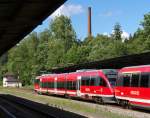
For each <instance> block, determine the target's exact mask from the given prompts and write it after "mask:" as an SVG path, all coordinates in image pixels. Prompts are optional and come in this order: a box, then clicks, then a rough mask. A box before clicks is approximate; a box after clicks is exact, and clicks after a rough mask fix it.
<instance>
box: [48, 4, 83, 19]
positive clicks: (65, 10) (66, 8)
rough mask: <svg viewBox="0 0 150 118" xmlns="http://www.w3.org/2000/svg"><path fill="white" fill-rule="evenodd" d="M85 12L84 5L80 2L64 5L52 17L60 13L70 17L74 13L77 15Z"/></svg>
mask: <svg viewBox="0 0 150 118" xmlns="http://www.w3.org/2000/svg"><path fill="white" fill-rule="evenodd" d="M83 12H84V9H83V6H81V5H79V4H78V5H74V4H70V5H62V6H61V7H59V8H58V9H57V10H56V11H55V12H54V13H53V14H52V15H51V16H50V17H51V18H52V19H53V18H55V17H56V16H60V15H65V16H68V17H70V16H72V15H77V14H80V13H83Z"/></svg>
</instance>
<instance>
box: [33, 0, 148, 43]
mask: <svg viewBox="0 0 150 118" xmlns="http://www.w3.org/2000/svg"><path fill="white" fill-rule="evenodd" d="M89 6H90V7H91V8H92V34H93V36H96V35H97V34H104V35H109V34H111V33H112V32H113V27H114V25H115V23H117V22H118V23H120V25H121V28H122V31H123V34H122V37H128V36H129V34H133V33H134V32H135V31H136V30H137V28H138V27H140V22H141V21H142V20H143V17H144V14H146V13H148V12H150V1H149V0H68V1H67V2H65V4H63V5H62V6H60V8H58V9H57V10H56V11H55V12H54V13H53V14H52V15H50V16H49V17H48V18H47V19H46V20H45V21H43V23H42V25H40V26H38V27H37V28H36V29H35V30H34V31H36V32H41V31H43V30H44V29H45V28H48V27H49V23H50V21H51V20H52V19H54V18H55V16H58V15H65V16H68V17H70V18H71V21H72V25H73V28H74V30H75V32H76V34H77V37H78V39H81V40H83V39H84V38H85V37H86V36H87V9H88V7H89Z"/></svg>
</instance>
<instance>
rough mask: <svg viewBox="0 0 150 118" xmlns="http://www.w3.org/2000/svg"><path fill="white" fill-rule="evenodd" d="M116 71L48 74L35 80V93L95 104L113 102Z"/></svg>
mask: <svg viewBox="0 0 150 118" xmlns="http://www.w3.org/2000/svg"><path fill="white" fill-rule="evenodd" d="M116 78H117V70H115V69H103V70H80V71H77V72H73V73H64V74H48V75H42V76H38V77H37V78H36V79H35V85H34V86H35V91H37V92H38V93H48V94H57V95H64V96H66V97H79V98H83V99H88V100H95V101H96V102H99V103H103V102H110V101H114V100H115V99H114V98H115V96H114V88H113V87H114V85H115V82H116Z"/></svg>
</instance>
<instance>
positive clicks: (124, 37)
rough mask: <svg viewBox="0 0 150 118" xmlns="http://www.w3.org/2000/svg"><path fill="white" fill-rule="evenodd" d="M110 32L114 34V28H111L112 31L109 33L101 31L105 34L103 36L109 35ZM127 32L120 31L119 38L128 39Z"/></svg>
mask: <svg viewBox="0 0 150 118" xmlns="http://www.w3.org/2000/svg"><path fill="white" fill-rule="evenodd" d="M111 34H114V30H112V32H111V33H108V32H104V33H103V35H105V36H108V37H109V36H110V35H111ZM129 36H130V35H129V33H128V32H125V31H124V30H123V31H122V34H121V38H122V39H123V41H124V40H125V39H129Z"/></svg>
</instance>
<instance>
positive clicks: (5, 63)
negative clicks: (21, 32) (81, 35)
mask: <svg viewBox="0 0 150 118" xmlns="http://www.w3.org/2000/svg"><path fill="white" fill-rule="evenodd" d="M141 26H142V28H138V29H137V31H136V32H135V33H134V34H133V36H132V35H130V37H129V39H127V40H125V41H123V39H122V38H121V34H122V30H121V25H120V24H119V23H116V24H115V26H114V33H113V34H112V35H111V36H104V35H101V34H98V35H97V36H96V37H90V38H85V39H84V40H83V41H81V40H77V38H76V33H75V31H74V29H73V27H72V24H71V20H70V18H68V17H66V16H59V17H56V18H55V19H54V20H53V21H51V23H50V26H49V28H48V29H45V30H44V31H43V32H40V33H39V34H37V33H36V32H32V33H31V34H30V35H28V36H27V37H26V38H25V39H23V40H22V41H21V42H20V43H19V44H17V45H16V46H15V47H13V48H12V49H11V50H9V51H8V53H6V54H5V55H3V56H2V57H1V58H0V68H1V70H0V81H1V80H2V76H3V74H4V73H6V72H13V73H14V74H16V75H18V77H19V79H20V80H21V81H22V83H23V85H31V84H32V82H33V79H34V78H35V76H36V75H37V74H38V73H40V72H41V71H45V70H50V69H52V68H58V67H64V66H68V65H74V64H79V63H86V62H89V61H96V60H104V59H108V58H114V57H120V56H125V55H128V54H134V53H142V52H146V51H150V36H149V34H150V27H149V26H150V13H148V14H145V15H144V19H143V21H142V22H141Z"/></svg>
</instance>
